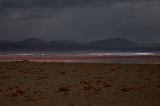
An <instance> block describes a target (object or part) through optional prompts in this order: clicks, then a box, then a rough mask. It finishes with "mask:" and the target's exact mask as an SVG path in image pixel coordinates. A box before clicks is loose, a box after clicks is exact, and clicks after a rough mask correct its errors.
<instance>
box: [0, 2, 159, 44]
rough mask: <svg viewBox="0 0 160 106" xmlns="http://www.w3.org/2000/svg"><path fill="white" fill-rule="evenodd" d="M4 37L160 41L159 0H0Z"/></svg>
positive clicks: (2, 35)
mask: <svg viewBox="0 0 160 106" xmlns="http://www.w3.org/2000/svg"><path fill="white" fill-rule="evenodd" d="M0 8H1V9H0V23H1V24H0V39H4V40H20V39H25V38H28V37H39V38H42V39H46V40H76V41H82V42H86V41H90V40H97V39H105V38H110V37H125V38H128V39H130V40H133V41H136V42H142V43H145V42H160V39H158V38H159V36H160V30H159V28H160V14H159V11H160V1H157V0H150V1H149V0H134V1H133V0H16V1H13V0H0Z"/></svg>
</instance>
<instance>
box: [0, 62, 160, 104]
mask: <svg viewBox="0 0 160 106" xmlns="http://www.w3.org/2000/svg"><path fill="white" fill-rule="evenodd" d="M0 106H160V64H105V63H104V64H103V63H54V62H53V63H52V62H48V63H47V62H27V61H24V62H1V63H0Z"/></svg>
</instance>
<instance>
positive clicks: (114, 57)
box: [0, 55, 160, 60]
mask: <svg viewBox="0 0 160 106" xmlns="http://www.w3.org/2000/svg"><path fill="white" fill-rule="evenodd" d="M0 59H1V60H2V59H160V55H138V56H96V55H92V56H59V55H28V56H23V55H12V56H0Z"/></svg>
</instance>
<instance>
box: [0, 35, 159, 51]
mask: <svg viewBox="0 0 160 106" xmlns="http://www.w3.org/2000/svg"><path fill="white" fill-rule="evenodd" d="M157 45H158V44H157ZM56 50H108V51H148V50H149V51H159V50H160V46H156V47H154V46H144V45H143V46H142V45H141V44H137V43H134V42H132V41H129V40H127V39H125V38H110V39H104V40H96V41H91V42H88V43H78V42H75V41H54V40H52V41H44V40H41V39H38V38H29V39H25V40H21V41H14V42H13V41H2V40H0V51H56Z"/></svg>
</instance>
